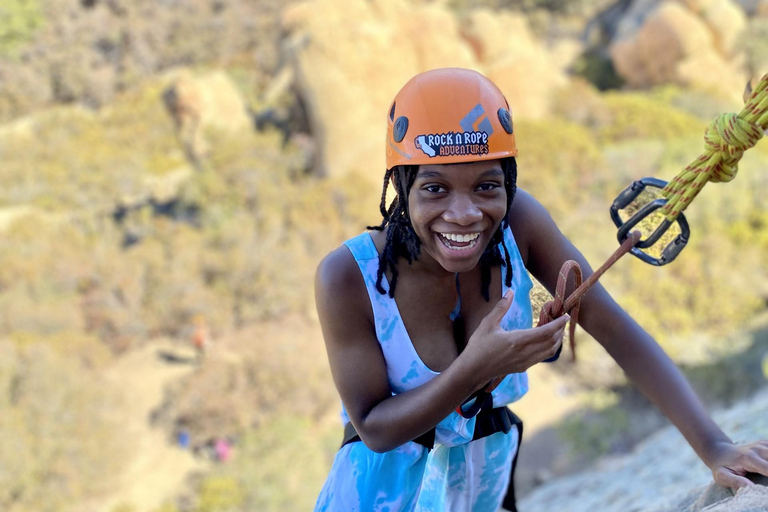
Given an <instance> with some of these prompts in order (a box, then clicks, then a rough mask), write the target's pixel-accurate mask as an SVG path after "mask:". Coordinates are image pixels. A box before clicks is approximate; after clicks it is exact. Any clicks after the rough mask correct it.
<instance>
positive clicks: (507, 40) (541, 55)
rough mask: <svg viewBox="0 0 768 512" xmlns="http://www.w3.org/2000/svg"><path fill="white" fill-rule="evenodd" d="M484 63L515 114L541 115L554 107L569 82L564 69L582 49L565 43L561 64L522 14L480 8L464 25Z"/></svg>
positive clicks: (487, 71) (480, 59)
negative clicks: (562, 89) (557, 97)
mask: <svg viewBox="0 0 768 512" xmlns="http://www.w3.org/2000/svg"><path fill="white" fill-rule="evenodd" d="M463 34H464V36H465V37H466V39H467V40H468V41H469V42H470V43H471V44H472V46H473V47H474V49H475V52H476V54H477V56H478V59H479V62H480V66H481V67H483V68H484V69H485V72H486V75H487V76H488V78H490V79H491V80H492V81H493V82H494V83H495V84H496V85H498V86H499V88H500V89H501V90H502V91H504V94H505V95H506V97H507V100H509V103H510V106H511V108H512V112H513V114H515V115H516V116H522V117H528V118H541V117H544V116H545V115H546V114H547V113H549V111H550V107H551V103H552V98H553V94H554V92H555V91H556V90H557V89H558V88H560V87H563V86H565V85H566V84H567V82H568V80H567V77H566V75H565V72H564V71H563V70H564V68H565V66H566V65H567V64H568V62H569V61H571V60H573V58H575V56H576V54H577V53H578V49H577V48H575V47H571V48H570V49H569V50H568V51H566V49H565V47H562V48H561V49H560V50H559V51H558V53H559V54H560V57H562V56H563V54H568V53H570V55H568V57H569V58H565V59H564V60H563V61H561V63H560V66H556V65H553V63H554V61H555V59H556V58H555V57H554V56H553V55H552V54H550V52H549V51H547V49H546V48H545V47H544V45H543V44H542V43H541V42H539V41H537V40H536V38H534V37H533V35H532V34H531V31H530V30H529V28H528V22H527V21H526V19H525V18H524V17H523V16H522V15H519V14H514V13H507V12H494V11H491V10H489V9H479V10H477V11H474V12H472V13H470V15H469V16H468V22H467V25H466V26H465V28H464V29H463Z"/></svg>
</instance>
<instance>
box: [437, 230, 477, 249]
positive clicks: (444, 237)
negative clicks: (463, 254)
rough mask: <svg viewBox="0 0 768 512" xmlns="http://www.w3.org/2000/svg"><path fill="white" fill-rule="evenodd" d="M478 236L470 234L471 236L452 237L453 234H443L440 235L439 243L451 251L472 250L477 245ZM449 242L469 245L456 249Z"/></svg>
mask: <svg viewBox="0 0 768 512" xmlns="http://www.w3.org/2000/svg"><path fill="white" fill-rule="evenodd" d="M479 236H480V233H472V234H471V235H454V234H445V233H440V236H439V237H438V238H440V241H441V242H442V243H443V245H445V246H446V247H448V248H450V249H453V250H455V251H466V250H469V249H472V248H473V247H474V246H476V245H477V238H478V237H479ZM449 241H453V242H469V245H465V246H462V247H457V246H454V245H452V244H450V243H449Z"/></svg>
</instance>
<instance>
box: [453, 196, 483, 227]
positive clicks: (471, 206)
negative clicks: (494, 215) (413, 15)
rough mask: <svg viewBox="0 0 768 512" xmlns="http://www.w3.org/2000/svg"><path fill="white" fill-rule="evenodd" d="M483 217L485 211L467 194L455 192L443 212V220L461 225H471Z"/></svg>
mask: <svg viewBox="0 0 768 512" xmlns="http://www.w3.org/2000/svg"><path fill="white" fill-rule="evenodd" d="M482 218H483V212H482V211H480V208H478V207H477V205H476V204H475V202H474V201H473V200H472V198H471V197H470V196H468V195H467V194H454V195H453V197H452V198H451V202H450V204H449V205H448V207H447V208H446V209H445V211H444V212H443V220H444V221H446V222H450V223H452V224H458V225H459V226H471V225H472V224H474V223H476V222H479V221H480V220H481V219H482Z"/></svg>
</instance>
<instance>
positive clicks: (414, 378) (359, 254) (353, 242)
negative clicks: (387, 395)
mask: <svg viewBox="0 0 768 512" xmlns="http://www.w3.org/2000/svg"><path fill="white" fill-rule="evenodd" d="M344 245H346V246H347V248H348V249H349V250H350V252H351V253H352V256H354V258H355V261H356V262H357V266H358V267H359V268H360V273H361V274H362V275H363V280H364V282H365V288H366V291H367V292H368V298H369V299H370V301H371V309H372V310H373V318H374V324H375V328H376V338H377V339H378V341H379V345H380V346H381V350H382V353H383V354H384V359H385V360H386V362H387V374H388V377H389V383H390V387H391V388H392V390H393V391H395V392H396V393H400V392H402V391H405V390H407V389H411V388H413V387H415V386H418V385H421V384H423V383H424V382H426V381H427V380H429V379H430V378H432V377H434V375H435V374H434V373H433V372H431V371H430V370H429V369H428V368H426V366H425V365H424V364H423V363H422V362H421V359H419V357H418V354H417V353H416V350H415V349H414V348H413V344H412V343H411V339H410V337H409V336H408V332H407V330H406V329H405V324H404V323H403V319H402V317H401V316H400V311H399V309H398V307H397V303H396V302H395V299H393V298H391V297H390V296H389V295H388V294H382V293H379V291H378V290H377V289H376V278H377V274H378V270H379V252H378V250H377V249H376V245H375V244H374V243H373V239H372V238H371V235H370V234H369V233H363V234H361V235H358V236H356V237H355V238H352V239H350V240H347V241H346V242H344ZM381 286H382V288H384V290H387V291H388V290H389V282H388V281H387V279H386V276H385V277H384V278H383V279H382V281H381Z"/></svg>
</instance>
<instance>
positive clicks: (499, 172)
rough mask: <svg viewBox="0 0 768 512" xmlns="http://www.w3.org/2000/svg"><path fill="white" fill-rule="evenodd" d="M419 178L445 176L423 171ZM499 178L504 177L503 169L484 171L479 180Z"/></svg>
mask: <svg viewBox="0 0 768 512" xmlns="http://www.w3.org/2000/svg"><path fill="white" fill-rule="evenodd" d="M416 177H417V178H422V179H427V178H444V176H443V174H442V173H440V172H438V171H422V170H419V173H418V174H417V175H416ZM490 177H493V178H497V177H504V172H503V171H502V170H501V169H497V168H494V169H488V170H487V171H484V172H483V173H482V174H480V176H479V178H490Z"/></svg>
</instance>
